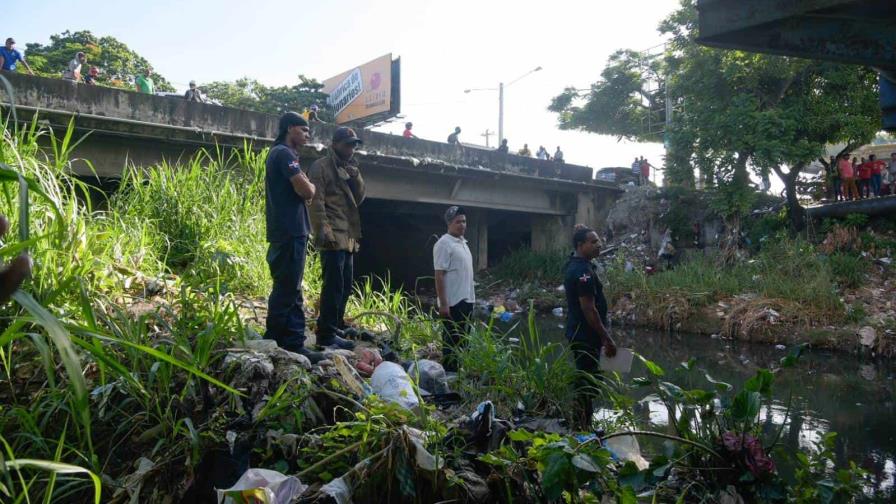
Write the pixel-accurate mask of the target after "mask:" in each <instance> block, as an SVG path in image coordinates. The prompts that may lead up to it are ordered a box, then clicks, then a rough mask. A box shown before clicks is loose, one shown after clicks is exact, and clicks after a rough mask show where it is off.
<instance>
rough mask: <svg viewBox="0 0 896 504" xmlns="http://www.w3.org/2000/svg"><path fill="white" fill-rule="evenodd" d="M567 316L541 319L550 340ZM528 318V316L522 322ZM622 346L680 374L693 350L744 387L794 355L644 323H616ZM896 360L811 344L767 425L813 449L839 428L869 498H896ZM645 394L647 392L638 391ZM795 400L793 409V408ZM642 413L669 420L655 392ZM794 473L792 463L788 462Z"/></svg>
mask: <svg viewBox="0 0 896 504" xmlns="http://www.w3.org/2000/svg"><path fill="white" fill-rule="evenodd" d="M562 323H563V319H561V318H556V317H546V318H540V319H539V323H538V325H539V333H540V337H541V339H542V341H553V342H561V343H565V341H566V340H565V338H564V335H563V329H562ZM522 325H525V324H521V326H522ZM613 334H614V337H615V338H616V341H617V344H618V345H619V346H624V347H628V348H632V349H634V350H635V351H637V352H639V353H641V354H642V355H644V356H645V357H646V358H648V359H650V360H652V361H654V362H656V363H657V364H659V365H660V366H662V367H663V369H664V370H666V373H667V378H671V379H670V381H673V382H675V381H676V380H675V378H676V377H675V375H674V374H673V373H672V371H673V370H674V369H675V368H676V367H678V366H679V365H680V364H681V363H683V362H687V361H688V360H689V359H690V358H692V357H693V358H696V365H697V368H698V369H699V370H700V371H701V372H700V373H695V374H692V375H691V376H692V377H702V376H703V375H704V373H708V374H709V375H711V376H712V377H713V378H714V379H716V380H721V381H725V382H728V383H731V384H733V385H735V386H736V387H739V386H740V385H741V384H743V383H744V381H746V380H747V379H749V378H750V377H752V376H753V375H754V374H755V373H756V370H757V369H758V368H760V367H763V368H774V367H776V365H777V363H778V362H779V360H780V359H781V358H782V357H784V356H786V355H787V351H786V350H779V349H777V348H775V347H774V346H771V345H759V344H748V343H744V342H735V341H726V340H720V339H711V338H709V337H706V336H701V335H683V334H679V335H667V334H663V333H661V332H658V331H649V330H643V329H637V330H634V329H621V330H615V331H614V333H613ZM894 374H896V366H894V365H892V364H888V363H883V362H876V361H874V360H871V359H867V358H860V357H858V356H854V355H850V354H845V353H835V352H825V351H806V352H804V353H803V355H802V357H801V358H800V360H799V362H798V363H797V364H796V366H794V367H792V368H788V369H784V370H781V371H780V372H779V373H777V374H776V378H775V384H774V397H773V401H772V403H771V406H770V407H769V408H764V409H763V411H762V413H761V417H762V421H763V423H764V427H763V429H764V430H765V431H766V432H767V433H769V435H771V433H773V432H776V430H777V429H776V427H777V428H779V427H781V425H782V423H783V424H784V431H783V434H782V436H781V441H782V442H783V443H784V446H785V447H786V448H789V449H794V448H796V447H797V446H799V447H802V448H805V449H812V448H813V447H814V444H813V441H817V440H819V439H820V438H821V436H822V434H823V433H826V432H829V431H834V432H837V433H838V436H837V438H836V441H837V448H836V455H837V464H838V465H841V464H846V463H847V462H846V461H847V460H853V461H855V462H856V463H857V464H859V465H860V466H861V467H863V468H864V469H866V470H867V471H869V473H870V480H871V481H870V482H869V485H868V488H867V493H868V497H869V500H872V501H878V502H892V501H893V499H894V498H896V422H894V421H896V391H894V390H896V386H894V381H893V378H894ZM647 375H648V373H647V370H646V369H645V368H644V366H643V365H642V364H641V363H640V362H638V361H637V360H636V363H635V364H634V365H633V367H632V372H631V374H630V375H629V376H628V377H627V378H633V377H637V376H647ZM692 379H693V382H692V383H680V382H679V383H678V384H679V385H683V386H687V385H689V386H690V387H691V388H697V387H699V388H704V389H711V384H710V383H708V382H707V381H706V380H705V379H702V378H701V379H696V378H692ZM635 393H636V394H638V397H637V398H638V399H643V398H644V396H646V395H647V392H635ZM788 404H789V405H790V413H789V414H787V409H788ZM637 411H638V415H639V416H640V417H641V418H642V420H644V421H646V422H648V423H649V424H651V425H652V426H653V427H655V428H657V429H663V430H665V428H666V427H667V425H666V421H667V414H666V409H665V407H664V406H663V404H662V403H661V402H659V401H658V400H651V399H649V398H648V399H647V400H645V401H643V402H642V403H641V404H640V406H639V408H638V410H637ZM782 472H783V473H784V474H785V477H786V468H782Z"/></svg>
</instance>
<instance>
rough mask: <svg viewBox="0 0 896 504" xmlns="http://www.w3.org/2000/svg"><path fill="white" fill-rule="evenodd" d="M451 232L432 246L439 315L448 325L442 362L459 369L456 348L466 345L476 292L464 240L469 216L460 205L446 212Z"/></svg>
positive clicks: (470, 258)
mask: <svg viewBox="0 0 896 504" xmlns="http://www.w3.org/2000/svg"><path fill="white" fill-rule="evenodd" d="M445 223H446V224H447V225H448V232H447V233H445V234H443V235H442V237H441V238H439V240H438V241H437V242H436V244H435V245H434V246H433V248H432V261H433V268H434V269H435V276H436V293H437V294H438V298H439V315H440V316H441V317H442V320H443V323H444V325H445V332H444V334H443V337H442V338H443V339H442V342H443V345H442V355H443V359H442V365H443V366H444V368H445V371H457V358H456V356H455V350H456V349H457V348H458V347H462V346H463V345H464V344H465V341H464V339H465V338H466V333H467V330H468V328H469V318H470V314H471V313H472V312H473V303H474V302H475V301H476V293H475V290H474V288H473V254H471V253H470V247H468V246H467V240H466V239H464V233H465V232H466V230H467V216H466V213H465V212H464V209H463V208H461V207H458V206H452V207H449V208H448V210H447V211H446V212H445Z"/></svg>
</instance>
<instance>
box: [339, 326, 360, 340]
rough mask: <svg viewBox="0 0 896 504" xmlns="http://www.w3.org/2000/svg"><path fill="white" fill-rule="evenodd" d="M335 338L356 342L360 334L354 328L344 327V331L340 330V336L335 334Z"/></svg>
mask: <svg viewBox="0 0 896 504" xmlns="http://www.w3.org/2000/svg"><path fill="white" fill-rule="evenodd" d="M336 336H339V337H341V338H349V339H353V340H356V339H358V338H359V337H360V333H358V330H357V329H355V328H354V327H346V328H345V329H343V330H342V334H339V333H338V332H337V333H336Z"/></svg>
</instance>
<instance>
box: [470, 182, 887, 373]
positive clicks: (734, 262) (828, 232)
mask: <svg viewBox="0 0 896 504" xmlns="http://www.w3.org/2000/svg"><path fill="white" fill-rule="evenodd" d="M650 191H651V190H649V189H646V188H645V189H643V190H640V189H639V192H638V193H637V194H634V195H627V196H626V198H624V199H623V200H622V201H621V202H620V203H619V204H617V206H616V207H614V208H613V210H612V211H611V218H610V223H611V224H612V225H615V231H607V232H606V234H607V235H608V236H610V238H609V239H608V240H607V243H606V244H605V246H604V249H605V250H606V251H607V252H606V253H604V254H602V255H601V257H600V258H599V259H598V260H597V269H598V272H599V275H600V276H601V279H602V281H603V284H604V288H605V293H606V295H607V298H608V301H609V304H610V313H611V319H612V323H613V324H614V325H615V326H616V327H640V328H649V329H660V330H664V331H673V332H682V333H693V334H703V335H707V336H711V337H715V338H723V339H737V340H743V341H752V342H761V343H769V344H784V345H794V344H807V345H809V346H812V347H815V348H824V349H835V350H838V351H845V352H861V353H868V354H872V355H878V356H883V357H885V358H892V357H893V356H894V355H896V304H894V301H893V300H894V299H896V268H894V262H893V260H894V259H893V258H894V257H896V227H894V226H893V225H892V223H891V222H889V221H887V220H880V221H875V222H868V220H867V219H866V218H864V216H861V215H859V216H850V217H849V218H847V219H842V220H833V219H828V220H825V221H824V222H823V223H821V225H820V226H819V227H818V229H817V230H816V231H815V232H814V233H812V234H810V235H809V236H808V237H806V236H801V237H792V236H790V235H789V234H788V233H787V232H786V231H785V230H784V225H785V223H784V221H783V219H782V218H781V217H780V215H779V214H776V213H768V212H766V213H764V214H759V216H758V217H754V218H752V219H751V220H749V221H748V223H747V224H745V225H744V227H745V229H744V231H743V232H742V234H741V236H742V238H741V240H740V244H739V245H738V246H737V247H728V248H725V247H724V245H723V244H717V245H715V246H712V245H708V244H706V243H705V242H704V240H703V238H701V236H703V235H705V234H706V232H705V230H704V231H703V232H698V233H696V234H686V233H684V232H682V236H677V235H675V234H672V233H670V237H671V238H672V240H671V243H672V244H673V246H672V249H671V250H673V251H674V253H673V254H672V257H671V258H670V259H669V260H660V259H659V258H658V256H657V249H658V248H659V247H655V245H656V243H654V242H655V241H656V240H657V239H658V236H657V235H658V234H659V235H660V237H662V233H658V232H657V229H658V228H663V227H664V226H667V224H670V223H669V222H667V221H669V220H670V219H671V217H669V216H672V217H674V219H675V221H676V222H678V224H677V228H678V229H688V228H687V226H685V225H684V224H682V223H687V222H691V221H692V220H693V221H694V222H704V221H707V220H711V217H708V216H707V215H705V214H704V213H701V214H700V215H697V216H682V213H683V211H682V210H681V209H679V208H678V207H675V206H670V202H669V201H670V199H671V198H669V197H666V196H664V195H663V193H661V192H656V190H655V189H654V190H653V191H654V192H650ZM689 197H690V196H689ZM689 197H688V198H689ZM678 198H679V200H681V199H685V200H687V204H688V205H690V206H694V207H697V208H703V207H704V206H703V205H699V204H697V203H695V202H694V201H690V200H688V199H687V198H685V197H684V196H678ZM660 203H662V205H665V206H659V205H660ZM642 205H643V207H642ZM638 209H640V210H642V211H643V212H642V214H639V215H640V217H638V218H634V217H632V212H636V211H638ZM757 211H758V210H757ZM661 216H666V217H665V219H666V220H667V221H666V222H661V221H662V220H663V219H662V218H661ZM667 228H668V229H671V227H667ZM699 228H700V226H694V229H699ZM660 239H662V238H660ZM720 243H721V242H720ZM720 246H721V247H722V249H720ZM723 250H724V251H723ZM565 260H566V257H565V252H562V251H557V252H549V253H537V252H533V251H530V250H520V251H517V252H513V253H511V254H510V255H509V256H508V257H507V258H506V259H505V260H504V261H503V262H502V263H500V264H498V265H496V266H495V267H494V268H492V269H490V270H489V271H487V272H485V274H484V275H481V276H480V277H479V279H478V280H479V285H480V286H481V287H482V289H481V290H482V292H481V296H480V297H481V298H483V299H484V300H485V303H486V304H489V305H492V306H494V307H497V309H498V311H499V312H501V311H510V312H522V311H524V310H526V309H527V308H528V307H529V306H530V303H531V304H532V306H534V307H535V309H536V311H537V312H539V313H550V312H551V311H553V310H557V309H558V308H559V309H560V310H564V309H565V304H566V300H565V297H564V293H563V291H562V270H563V265H564V263H565Z"/></svg>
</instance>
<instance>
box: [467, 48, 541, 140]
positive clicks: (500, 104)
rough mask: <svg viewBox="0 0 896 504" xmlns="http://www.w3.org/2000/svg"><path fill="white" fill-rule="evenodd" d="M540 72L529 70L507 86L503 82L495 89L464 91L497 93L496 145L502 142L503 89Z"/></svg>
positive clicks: (469, 91) (538, 69)
mask: <svg viewBox="0 0 896 504" xmlns="http://www.w3.org/2000/svg"><path fill="white" fill-rule="evenodd" d="M540 70H541V67H540V66H537V67H535V68H533V69H532V70H529V71H528V72H526V73H524V74H523V75H520V76H519V77H517V78H516V79H513V80H512V81H510V82H508V83H507V84H504V83H503V82H499V83H498V87H497V88H470V89H464V93H471V92H473V91H497V92H498V145H501V144H502V143H503V142H504V88H505V87H506V86H510V85H511V84H513V83H515V82H517V81H519V80H520V79H522V78H523V77H527V76H529V75H531V74H533V73H535V72H538V71H540Z"/></svg>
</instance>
